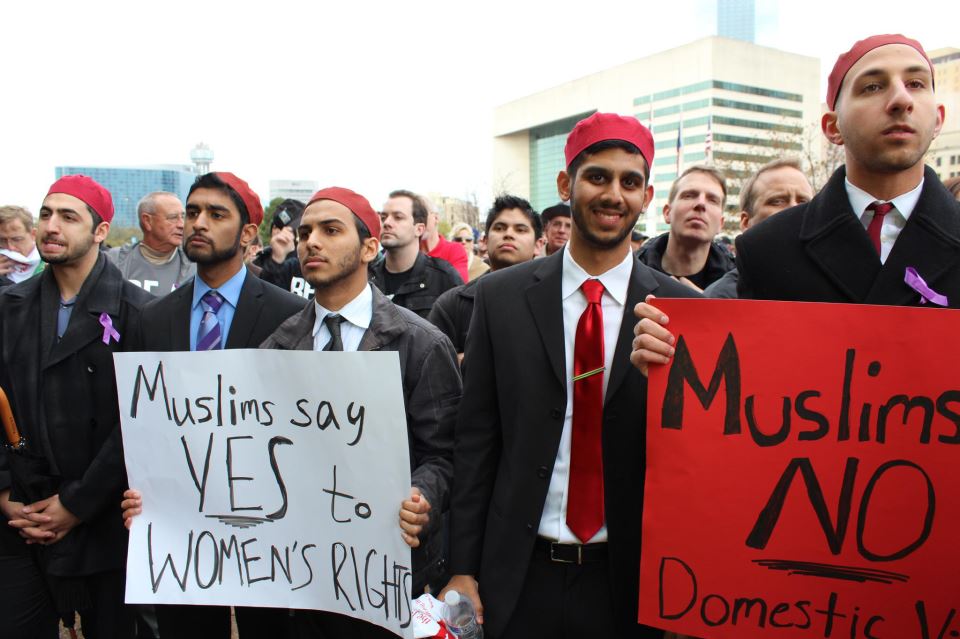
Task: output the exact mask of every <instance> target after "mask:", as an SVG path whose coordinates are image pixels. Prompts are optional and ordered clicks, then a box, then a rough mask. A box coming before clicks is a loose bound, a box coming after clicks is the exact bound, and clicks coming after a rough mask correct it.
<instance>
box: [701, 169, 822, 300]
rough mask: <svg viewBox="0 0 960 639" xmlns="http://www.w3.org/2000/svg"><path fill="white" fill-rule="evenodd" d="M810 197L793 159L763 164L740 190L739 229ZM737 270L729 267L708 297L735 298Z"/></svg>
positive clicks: (807, 183)
mask: <svg viewBox="0 0 960 639" xmlns="http://www.w3.org/2000/svg"><path fill="white" fill-rule="evenodd" d="M812 197H813V187H812V186H811V185H810V180H809V179H807V176H806V174H805V173H804V172H803V169H802V168H801V166H800V161H799V160H797V159H795V158H782V159H777V160H773V161H771V162H768V163H766V164H764V165H763V166H762V167H760V169H759V170H758V171H757V172H756V173H754V174H753V175H751V176H750V177H749V178H748V179H747V181H746V182H744V183H743V187H742V188H741V189H740V208H741V210H740V228H741V229H742V230H744V231H746V230H747V229H748V228H750V227H751V226H756V225H757V224H759V223H760V222H762V221H764V220H765V219H767V218H768V217H770V216H771V215H773V214H774V213H779V212H780V211H783V210H785V209H788V208H790V207H793V206H796V205H798V204H803V203H804V202H809V201H810V198H812ZM738 280H739V271H737V269H736V268H732V269H730V270H729V271H727V272H726V273H725V274H724V276H723V277H721V278H720V279H719V280H717V281H716V282H714V283H713V284H711V285H710V286H708V287H707V288H706V289H704V291H703V294H704V296H706V297H711V298H718V299H719V298H726V299H735V298H736V297H737V281H738Z"/></svg>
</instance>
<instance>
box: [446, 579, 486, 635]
mask: <svg viewBox="0 0 960 639" xmlns="http://www.w3.org/2000/svg"><path fill="white" fill-rule="evenodd" d="M443 602H444V603H445V604H447V629H448V630H450V632H452V633H453V634H455V635H456V636H457V637H458V639H483V626H481V625H480V624H479V623H477V611H476V610H474V609H473V602H471V601H470V598H469V597H464V596H462V595H461V594H460V593H459V592H457V591H456V590H449V591H447V594H445V595H444V596H443Z"/></svg>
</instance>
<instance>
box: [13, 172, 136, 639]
mask: <svg viewBox="0 0 960 639" xmlns="http://www.w3.org/2000/svg"><path fill="white" fill-rule="evenodd" d="M112 219H113V200H112V198H111V196H110V193H109V192H108V191H107V190H106V189H105V188H103V187H102V186H101V185H99V184H97V183H96V182H95V181H93V180H92V179H90V178H89V177H86V176H82V175H68V176H64V177H62V178H60V179H59V180H57V181H56V182H55V183H54V184H53V186H51V187H50V190H49V192H48V193H47V196H46V198H44V200H43V206H42V207H41V209H40V222H39V226H38V237H39V243H38V249H39V251H40V256H41V258H42V259H43V260H44V261H45V262H46V263H47V264H48V265H49V267H48V268H47V269H46V270H45V271H44V272H43V273H42V274H41V275H39V276H37V277H34V278H31V279H29V280H27V281H25V282H21V283H20V284H16V285H14V286H11V287H9V288H7V289H4V291H3V294H2V295H0V388H2V389H3V391H4V394H5V395H6V397H7V398H8V399H9V403H10V408H11V410H12V413H13V417H14V419H15V421H16V424H17V425H18V426H19V428H20V433H21V434H22V437H23V440H22V441H23V446H22V447H20V448H19V449H17V450H8V449H6V448H5V447H2V448H0V512H2V517H0V524H2V525H0V636H3V637H4V638H8V637H44V638H45V637H56V636H57V621H58V615H59V614H71V615H72V614H73V612H74V611H78V612H79V613H80V618H81V622H82V626H83V631H84V634H85V635H86V636H87V637H92V638H95V639H109V638H113V637H133V635H134V616H133V612H132V608H129V607H127V606H126V605H124V601H123V598H124V567H125V564H126V545H127V534H126V531H125V530H124V529H123V524H122V522H121V520H120V510H119V505H120V495H121V494H122V492H123V489H124V487H125V485H126V472H125V470H124V466H123V452H122V448H121V439H120V414H119V408H118V405H117V388H116V381H115V378H114V371H113V354H114V353H115V352H117V351H122V350H128V349H129V346H130V342H131V338H132V337H133V335H134V332H135V331H134V327H135V325H136V322H137V319H138V317H139V315H140V313H141V308H142V306H143V305H144V304H145V303H146V302H147V301H148V300H149V299H151V297H150V295H149V294H148V293H146V292H144V291H143V290H142V289H139V288H137V287H136V286H134V285H133V284H130V283H129V282H127V281H125V280H124V279H123V276H122V275H121V274H120V271H119V269H117V267H116V266H114V265H113V264H112V263H110V262H109V260H107V258H106V257H105V256H104V255H103V254H102V253H101V251H100V245H101V244H102V243H103V241H104V239H105V238H106V237H107V233H108V232H109V231H110V221H111V220H112ZM5 426H8V427H9V426H10V425H9V424H7V423H5ZM11 434H12V433H11V430H8V431H7V437H6V438H5V440H10V436H11ZM4 443H6V442H4ZM10 443H12V444H16V443H17V442H16V441H10ZM17 533H19V536H18V535H17ZM44 582H46V583H44ZM47 588H49V591H50V593H51V594H52V601H51V598H50V595H48V593H47Z"/></svg>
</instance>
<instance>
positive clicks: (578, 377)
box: [573, 366, 607, 382]
mask: <svg viewBox="0 0 960 639" xmlns="http://www.w3.org/2000/svg"><path fill="white" fill-rule="evenodd" d="M605 370H607V367H606V366H601V367H600V368H595V369H593V370H592V371H587V372H586V373H580V374H579V375H574V376H573V381H575V382H579V381H580V380H581V379H586V378H588V377H592V376H593V375H596V374H597V373H602V372H603V371H605Z"/></svg>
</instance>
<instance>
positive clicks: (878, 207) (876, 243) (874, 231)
mask: <svg viewBox="0 0 960 639" xmlns="http://www.w3.org/2000/svg"><path fill="white" fill-rule="evenodd" d="M867 210H868V211H873V219H872V220H870V224H869V225H868V226H867V235H868V236H869V237H870V241H871V242H873V248H875V249H877V255H880V227H882V226H883V217H884V216H885V215H886V214H887V213H889V212H890V211H892V210H893V203H892V202H882V203H881V202H874V203H873V204H871V205H870V206H868V207H867Z"/></svg>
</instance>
